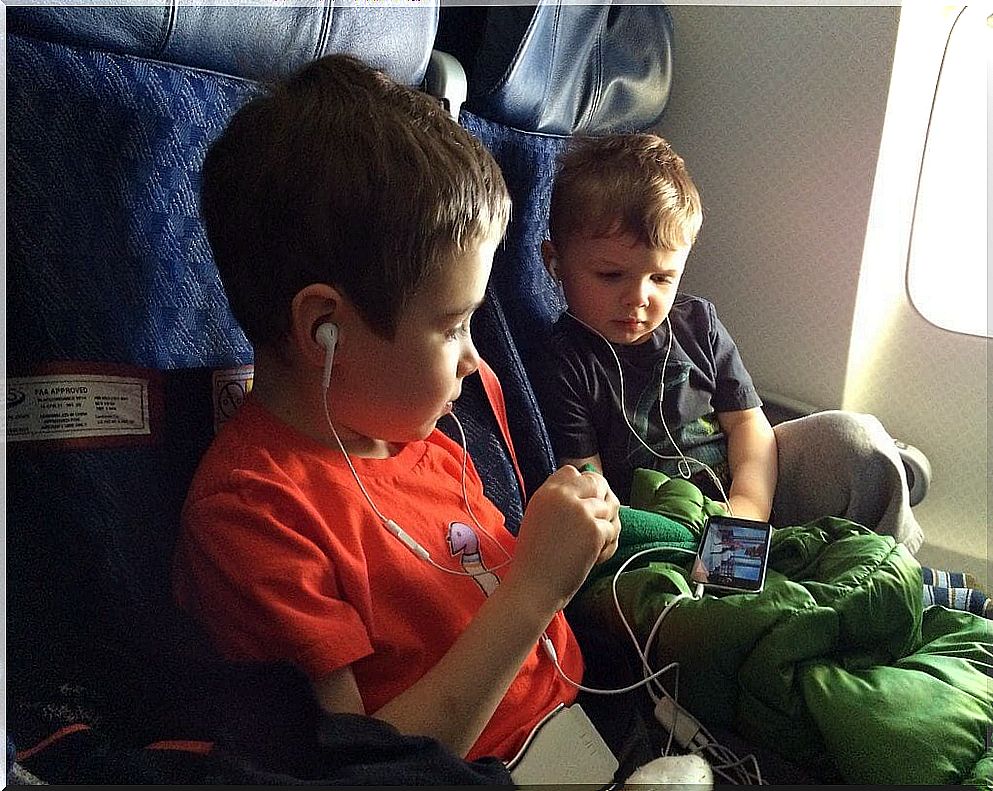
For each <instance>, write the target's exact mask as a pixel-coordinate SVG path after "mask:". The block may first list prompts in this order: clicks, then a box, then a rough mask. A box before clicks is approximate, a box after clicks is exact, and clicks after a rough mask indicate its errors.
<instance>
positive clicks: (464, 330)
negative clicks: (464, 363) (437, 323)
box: [445, 319, 469, 341]
mask: <svg viewBox="0 0 993 791" xmlns="http://www.w3.org/2000/svg"><path fill="white" fill-rule="evenodd" d="M468 334H469V319H466V320H465V321H463V322H462V323H461V324H459V325H457V326H455V327H452V328H451V329H450V330H448V332H446V333H445V338H447V339H448V340H450V341H456V340H458V339H459V338H464V337H465V336H466V335H468Z"/></svg>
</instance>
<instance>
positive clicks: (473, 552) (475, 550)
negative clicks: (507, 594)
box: [447, 522, 500, 597]
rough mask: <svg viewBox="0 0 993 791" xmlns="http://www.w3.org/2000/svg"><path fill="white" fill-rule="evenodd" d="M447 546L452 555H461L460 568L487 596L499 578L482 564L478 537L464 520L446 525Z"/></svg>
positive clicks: (494, 587)
mask: <svg viewBox="0 0 993 791" xmlns="http://www.w3.org/2000/svg"><path fill="white" fill-rule="evenodd" d="M447 538H448V547H449V549H450V550H451V553H452V557H455V556H456V555H461V557H460V558H459V562H460V563H461V564H462V570H463V571H465V573H466V574H468V575H470V576H471V577H472V578H473V579H474V580H475V581H476V584H477V585H478V586H479V587H480V588H481V589H482V591H483V593H484V594H486V596H487V597H489V595H490V594H491V593H493V591H495V590H496V586H497V585H499V584H500V578H499V577H498V576H497V575H496V574H494V573H493V572H492V571H490V570H489V569H487V568H486V566H485V565H484V564H483V556H482V554H481V551H480V547H479V537H478V536H477V535H476V531H475V530H473V529H472V528H471V527H469V525H467V524H466V523H465V522H451V523H449V525H448V536H447Z"/></svg>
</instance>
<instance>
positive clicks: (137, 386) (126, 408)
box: [5, 374, 151, 442]
mask: <svg viewBox="0 0 993 791" xmlns="http://www.w3.org/2000/svg"><path fill="white" fill-rule="evenodd" d="M5 422H6V437H7V441H8V442H25V441H42V440H65V439H82V438H89V437H121V436H137V435H143V434H144V435H147V434H150V433H151V425H150V422H149V392H148V380H147V379H138V378H133V377H126V376H106V375H96V374H77V375H72V374H54V375H50V376H21V377H12V378H10V379H8V380H7V410H6V421H5Z"/></svg>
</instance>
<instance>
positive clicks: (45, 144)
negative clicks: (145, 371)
mask: <svg viewBox="0 0 993 791" xmlns="http://www.w3.org/2000/svg"><path fill="white" fill-rule="evenodd" d="M7 55H8V66H7V72H8V88H7V117H8V131H7V145H8V181H7V189H8V206H9V212H8V216H7V223H8V226H7V228H8V239H9V245H10V247H9V250H8V270H7V278H8V279H7V284H8V314H7V315H8V324H9V327H10V329H11V338H10V340H11V343H10V344H9V349H8V357H7V365H8V368H9V370H10V372H11V373H12V374H17V373H22V372H24V371H26V370H28V369H30V368H32V367H33V366H35V365H37V364H38V363H40V362H46V361H49V360H53V359H55V360H58V359H70V360H103V361H111V362H127V363H133V364H136V365H143V366H147V367H151V368H174V367H186V366H197V365H218V366H220V365H231V364H234V363H246V362H251V359H252V358H251V348H250V347H249V345H248V343H247V341H246V340H245V337H244V335H243V334H242V332H241V329H240V328H239V327H238V326H237V324H236V323H235V322H234V320H233V319H232V317H231V316H230V313H229V312H228V309H227V300H226V298H225V296H224V292H223V289H222V286H221V282H220V278H219V276H218V274H217V271H216V269H215V267H214V263H213V259H212V258H211V255H210V248H209V246H208V244H207V240H206V237H205V235H204V232H203V228H202V227H201V225H200V221H199V219H198V194H199V169H200V164H201V162H202V160H203V156H204V154H205V152H206V148H207V145H208V143H209V141H210V140H211V139H213V138H214V137H215V136H216V135H217V134H218V133H219V131H220V130H221V128H222V126H223V124H224V123H225V121H226V120H227V118H228V117H229V116H230V114H231V113H232V112H233V111H234V110H235V109H236V108H237V107H238V106H239V105H240V104H241V103H242V102H244V101H245V100H246V99H247V98H248V97H249V96H250V95H251V94H252V93H253V91H254V90H255V88H254V86H253V85H252V84H251V83H248V82H245V81H242V80H236V79H229V78H224V77H220V76H218V75H212V74H206V73H203V72H197V71H194V70H190V69H176V68H172V67H169V66H165V65H162V64H158V63H154V62H150V61H145V60H140V59H137V58H131V57H122V56H114V55H108V54H106V53H101V52H94V51H92V50H82V49H74V48H71V47H63V46H61V45H57V44H50V43H47V42H42V41H38V40H35V39H30V38H22V37H19V36H8V39H7ZM28 330H30V331H28Z"/></svg>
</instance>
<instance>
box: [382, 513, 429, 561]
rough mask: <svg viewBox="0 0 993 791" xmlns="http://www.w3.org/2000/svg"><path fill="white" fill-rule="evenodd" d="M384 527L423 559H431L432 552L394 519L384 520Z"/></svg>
mask: <svg viewBox="0 0 993 791" xmlns="http://www.w3.org/2000/svg"><path fill="white" fill-rule="evenodd" d="M383 527H385V528H386V529H387V530H388V531H389V532H390V533H392V534H393V535H394V536H396V537H397V538H398V539H399V540H400V543H401V544H403V545H404V546H405V547H407V549H409V550H410V551H411V552H413V553H414V554H415V555H417V557H419V558H420V559H421V560H430V559H431V554H430V553H429V552H428V551H427V550H426V549H425V548H424V547H422V546H421V545H420V544H418V543H417V542H416V541H414V539H412V538H411V537H410V535H409V534H408V533H407V531H406V530H404V529H403V528H402V527H400V525H398V524H397V523H396V522H394V521H393V520H392V519H387V520H385V521H384V522H383Z"/></svg>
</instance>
